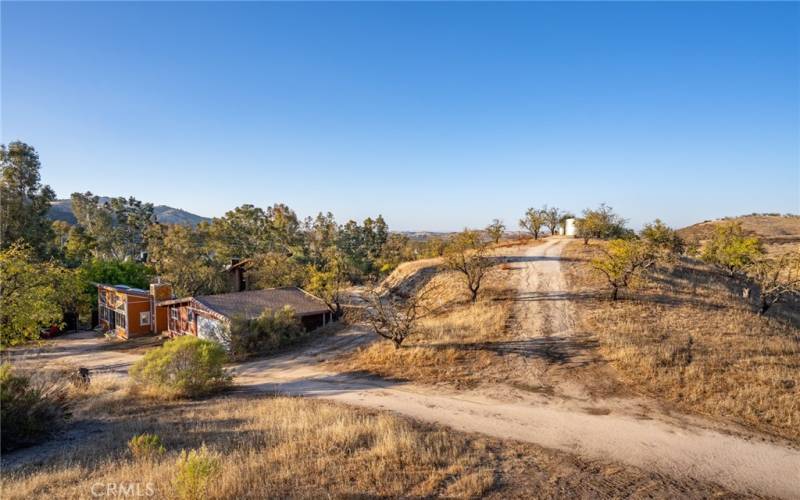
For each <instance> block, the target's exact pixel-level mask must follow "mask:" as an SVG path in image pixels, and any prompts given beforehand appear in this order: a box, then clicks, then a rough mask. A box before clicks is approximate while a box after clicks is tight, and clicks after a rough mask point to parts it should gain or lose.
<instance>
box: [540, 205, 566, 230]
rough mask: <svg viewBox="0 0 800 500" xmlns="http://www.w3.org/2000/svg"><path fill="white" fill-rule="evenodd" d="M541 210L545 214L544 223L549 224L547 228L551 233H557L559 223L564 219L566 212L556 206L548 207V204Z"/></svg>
mask: <svg viewBox="0 0 800 500" xmlns="http://www.w3.org/2000/svg"><path fill="white" fill-rule="evenodd" d="M541 212H542V215H543V216H544V225H545V226H547V230H548V231H550V234H556V232H557V231H558V226H559V224H561V222H562V220H563V219H564V212H563V211H562V210H560V209H558V208H556V207H548V206H547V205H545V206H544V207H543V208H542V210H541Z"/></svg>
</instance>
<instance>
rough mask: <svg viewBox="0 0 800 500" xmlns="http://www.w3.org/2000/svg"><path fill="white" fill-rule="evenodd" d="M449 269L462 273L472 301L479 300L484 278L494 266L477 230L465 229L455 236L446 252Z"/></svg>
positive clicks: (446, 264) (445, 258)
mask: <svg viewBox="0 0 800 500" xmlns="http://www.w3.org/2000/svg"><path fill="white" fill-rule="evenodd" d="M444 261H445V266H446V268H447V269H449V270H451V271H455V272H457V273H460V274H461V276H462V277H463V279H464V284H465V285H466V287H467V289H468V290H469V293H470V299H471V300H472V302H475V301H477V300H478V292H479V291H480V288H481V284H482V283H483V278H484V277H486V274H487V273H488V272H489V270H490V269H491V267H492V262H491V260H490V259H489V258H488V257H487V256H486V245H485V244H484V243H483V241H482V240H481V237H480V234H479V233H478V232H476V231H470V230H468V229H465V230H464V231H462V232H461V233H459V234H457V235H456V236H454V237H453V239H452V240H451V241H450V243H449V244H448V245H447V248H446V250H445V253H444Z"/></svg>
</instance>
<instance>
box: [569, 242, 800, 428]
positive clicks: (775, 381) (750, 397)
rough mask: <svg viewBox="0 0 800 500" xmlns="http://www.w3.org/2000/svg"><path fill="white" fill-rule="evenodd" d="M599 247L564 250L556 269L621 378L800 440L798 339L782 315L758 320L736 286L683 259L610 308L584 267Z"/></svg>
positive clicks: (663, 266) (583, 323)
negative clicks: (564, 276)
mask: <svg viewBox="0 0 800 500" xmlns="http://www.w3.org/2000/svg"><path fill="white" fill-rule="evenodd" d="M604 244H605V243H603V242H594V243H593V244H591V245H588V246H586V245H583V244H581V243H580V242H577V241H576V242H573V243H571V244H570V245H569V246H568V247H567V249H566V251H565V257H566V258H567V260H566V262H565V263H564V264H563V269H564V272H565V273H566V276H567V280H568V284H569V287H570V290H571V292H572V293H573V294H574V297H575V298H576V300H575V301H574V302H575V307H576V310H577V312H578V316H579V325H580V328H581V329H582V330H583V331H584V332H586V333H588V334H591V335H594V336H596V338H597V339H598V340H599V341H600V350H601V352H602V354H603V355H604V356H605V357H606V359H608V360H609V361H610V362H611V363H612V365H613V366H614V368H616V370H617V371H618V372H619V374H620V376H621V378H623V379H624V380H625V381H626V382H627V383H628V384H629V385H630V386H631V387H633V388H634V389H637V390H639V391H641V392H644V393H648V394H650V395H653V396H656V397H658V398H661V399H662V400H667V401H670V402H672V403H674V404H675V405H677V406H678V407H681V408H683V409H686V410H690V411H694V412H697V413H701V414H706V415H711V416H714V417H721V418H723V419H730V420H734V421H738V422H741V423H744V424H747V425H749V426H752V427H754V428H756V429H760V430H762V431H766V432H770V433H773V434H776V435H779V436H783V437H787V438H790V439H795V440H796V439H800V377H798V374H800V330H798V328H797V326H796V325H793V324H792V323H791V322H790V321H791V320H790V319H788V318H790V317H791V316H790V315H785V314H778V311H773V312H772V314H770V315H766V316H758V315H757V314H756V312H755V311H754V307H753V305H752V304H749V303H748V302H747V301H746V300H745V299H743V298H742V296H741V292H742V286H741V284H740V283H737V282H736V281H734V280H732V279H729V278H727V277H725V276H723V275H721V274H720V273H719V272H718V271H716V270H714V269H712V268H710V267H709V266H706V265H704V264H701V263H699V262H698V261H695V260H692V259H688V258H685V257H680V258H678V260H677V261H676V262H674V263H666V262H662V263H660V264H659V265H657V266H656V267H655V268H654V269H652V270H650V271H648V272H647V273H646V275H645V276H644V279H643V280H639V281H638V282H637V284H636V286H635V287H633V288H631V289H627V290H626V291H625V293H624V294H623V296H622V297H621V299H622V300H619V301H616V302H614V301H610V300H608V299H607V298H606V295H607V293H606V290H605V289H604V285H605V283H604V281H603V278H602V277H601V276H599V275H598V274H597V273H596V272H593V270H592V268H591V264H590V260H591V259H592V258H594V257H596V256H597V255H598V252H599V249H598V246H599V245H604ZM781 307H784V308H786V307H790V306H789V305H782V306H781ZM781 312H785V311H781Z"/></svg>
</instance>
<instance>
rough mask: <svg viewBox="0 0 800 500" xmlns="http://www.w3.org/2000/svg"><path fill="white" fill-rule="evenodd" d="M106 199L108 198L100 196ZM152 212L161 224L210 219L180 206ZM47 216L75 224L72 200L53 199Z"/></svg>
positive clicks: (154, 209)
mask: <svg viewBox="0 0 800 500" xmlns="http://www.w3.org/2000/svg"><path fill="white" fill-rule="evenodd" d="M101 199H102V200H104V201H107V200H109V198H107V197H101ZM153 214H155V216H156V220H157V221H158V222H160V223H161V224H181V225H184V226H192V227H194V226H196V225H198V224H200V223H201V222H210V221H211V219H209V218H208V217H203V216H201V215H196V214H193V213H191V212H187V211H186V210H182V209H180V208H173V207H168V206H166V205H156V206H154V207H153ZM47 216H48V217H49V218H50V219H51V220H61V221H64V222H68V223H70V224H76V223H77V222H78V219H77V218H76V217H75V213H74V212H73V210H72V200H69V199H67V200H54V201H53V202H52V203H51V205H50V211H49V212H48V214H47Z"/></svg>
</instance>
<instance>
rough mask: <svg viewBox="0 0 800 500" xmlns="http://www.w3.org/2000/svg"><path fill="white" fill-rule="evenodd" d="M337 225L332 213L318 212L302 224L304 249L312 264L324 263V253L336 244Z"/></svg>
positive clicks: (319, 264) (320, 264)
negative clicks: (314, 216)
mask: <svg viewBox="0 0 800 500" xmlns="http://www.w3.org/2000/svg"><path fill="white" fill-rule="evenodd" d="M338 232H339V227H338V225H337V224H336V220H335V219H334V217H333V214H332V213H330V212H328V213H327V214H323V213H322V212H320V213H319V214H317V216H316V218H314V219H312V218H311V217H308V218H306V220H305V222H304V224H303V233H304V236H305V242H306V243H305V244H306V251H307V253H308V256H309V258H310V259H311V262H312V264H314V265H315V266H323V265H324V264H325V254H326V253H327V252H328V251H329V250H330V249H331V248H334V247H335V246H336V242H337V239H338Z"/></svg>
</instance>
